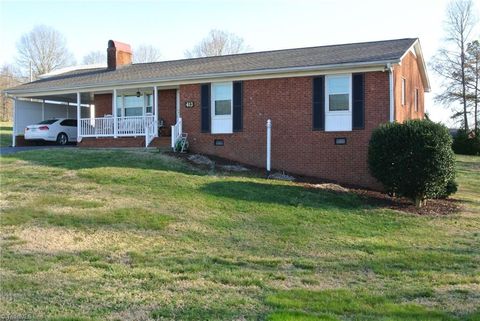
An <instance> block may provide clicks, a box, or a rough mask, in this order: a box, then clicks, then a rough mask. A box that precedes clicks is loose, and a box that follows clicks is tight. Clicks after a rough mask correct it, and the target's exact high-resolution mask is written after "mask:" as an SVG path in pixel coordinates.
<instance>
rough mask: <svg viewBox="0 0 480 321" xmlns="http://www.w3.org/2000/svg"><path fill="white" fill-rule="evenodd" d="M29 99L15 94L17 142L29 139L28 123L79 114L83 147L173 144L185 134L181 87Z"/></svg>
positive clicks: (114, 90) (119, 89) (79, 139)
mask: <svg viewBox="0 0 480 321" xmlns="http://www.w3.org/2000/svg"><path fill="white" fill-rule="evenodd" d="M24 98H27V97H22V99H18V98H15V104H14V138H13V142H12V145H13V146H15V145H17V144H16V143H19V144H21V143H22V142H24V140H23V130H24V128H25V127H26V126H27V125H31V124H35V123H38V122H40V121H43V120H45V119H51V118H73V119H77V136H76V141H77V142H78V144H79V146H88V147H109V146H111V147H140V146H144V147H150V146H156V147H167V146H169V147H173V146H174V145H175V142H176V140H177V139H178V137H179V136H181V118H180V108H179V104H180V102H179V89H178V88H175V87H170V88H158V87H157V86H152V87H143V88H118V89H117V88H113V89H111V90H102V91H91V92H76V93H62V94H61V95H60V94H52V95H44V96H38V97H32V96H30V97H28V99H24ZM52 106H53V107H52ZM75 107H76V109H75ZM69 111H70V112H69ZM73 139H74V138H73Z"/></svg>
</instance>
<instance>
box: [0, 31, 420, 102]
mask: <svg viewBox="0 0 480 321" xmlns="http://www.w3.org/2000/svg"><path fill="white" fill-rule="evenodd" d="M416 40H417V39H416V38H405V39H396V40H385V41H375V42H363V43H351V44H342V45H330V46H320V47H308V48H297V49H286V50H273V51H263V52H252V53H244V54H235V55H226V56H217V57H207V58H194V59H182V60H172V61H161V62H153V63H138V64H131V65H127V66H122V67H120V68H117V70H113V71H109V70H106V69H105V68H96V69H83V70H74V71H70V72H66V73H63V74H60V75H56V76H52V77H49V78H46V79H40V80H37V81H34V82H31V83H26V84H22V85H20V86H17V87H14V88H11V89H9V90H7V92H8V93H10V94H13V93H22V92H23V93H25V92H41V91H55V90H62V89H68V88H72V89H73V88H77V89H80V88H88V87H94V86H104V85H106V84H129V83H139V82H149V81H167V80H172V79H174V80H182V79H183V80H186V79H192V78H195V77H201V76H203V75H221V74H228V73H236V72H243V73H247V74H248V73H249V72H252V73H253V72H255V73H257V74H258V73H262V71H265V72H267V71H271V70H282V69H288V68H302V67H303V68H305V67H322V66H326V67H328V66H331V65H336V66H337V65H355V64H362V63H364V64H366V65H368V64H369V63H370V64H373V63H376V62H378V63H385V62H389V61H391V62H398V61H399V60H400V58H401V57H402V56H403V55H404V54H405V52H406V51H407V50H408V49H409V48H410V47H411V46H412V45H413V44H414V43H415V41H416Z"/></svg>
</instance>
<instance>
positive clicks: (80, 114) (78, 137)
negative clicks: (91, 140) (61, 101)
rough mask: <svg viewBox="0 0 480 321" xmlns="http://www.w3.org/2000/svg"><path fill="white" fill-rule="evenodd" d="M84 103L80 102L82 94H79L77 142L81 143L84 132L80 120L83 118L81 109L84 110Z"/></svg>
mask: <svg viewBox="0 0 480 321" xmlns="http://www.w3.org/2000/svg"><path fill="white" fill-rule="evenodd" d="M81 105H82V102H81V101H80V93H79V92H77V142H79V143H80V142H81V141H82V136H81V135H82V131H81V130H80V129H81V127H82V122H81V121H80V119H81V118H82V113H81V108H82V106H81ZM68 106H69V105H67V110H68Z"/></svg>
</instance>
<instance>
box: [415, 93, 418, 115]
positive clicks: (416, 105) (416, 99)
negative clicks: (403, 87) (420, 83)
mask: <svg viewBox="0 0 480 321" xmlns="http://www.w3.org/2000/svg"><path fill="white" fill-rule="evenodd" d="M415 111H418V89H417V88H415Z"/></svg>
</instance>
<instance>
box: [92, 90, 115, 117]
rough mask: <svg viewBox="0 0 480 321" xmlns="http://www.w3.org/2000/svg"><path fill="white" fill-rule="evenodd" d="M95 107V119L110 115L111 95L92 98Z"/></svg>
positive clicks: (111, 112) (98, 95) (97, 95)
mask: <svg viewBox="0 0 480 321" xmlns="http://www.w3.org/2000/svg"><path fill="white" fill-rule="evenodd" d="M93 100H94V105H95V117H103V116H104V115H112V114H113V111H112V94H96V95H95V96H94V98H93Z"/></svg>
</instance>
